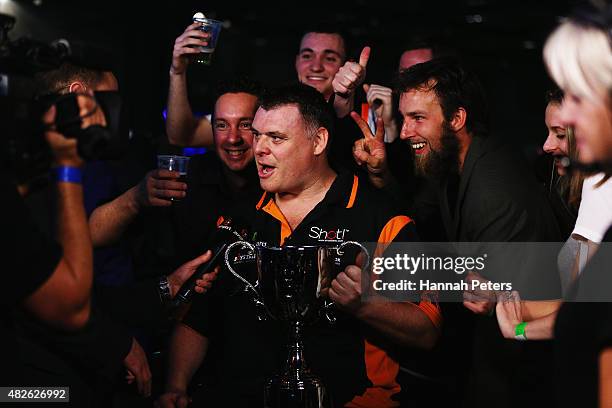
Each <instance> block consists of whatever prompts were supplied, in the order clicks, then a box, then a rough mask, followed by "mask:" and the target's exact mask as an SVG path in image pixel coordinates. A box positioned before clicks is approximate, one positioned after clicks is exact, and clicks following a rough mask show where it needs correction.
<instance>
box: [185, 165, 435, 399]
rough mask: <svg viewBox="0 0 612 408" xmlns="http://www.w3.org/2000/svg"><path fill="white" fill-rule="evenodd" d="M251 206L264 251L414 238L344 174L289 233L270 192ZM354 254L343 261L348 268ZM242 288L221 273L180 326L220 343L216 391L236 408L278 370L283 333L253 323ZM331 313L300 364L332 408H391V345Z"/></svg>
mask: <svg viewBox="0 0 612 408" xmlns="http://www.w3.org/2000/svg"><path fill="white" fill-rule="evenodd" d="M256 209H257V212H256V215H255V217H254V218H253V223H252V234H251V235H254V236H255V241H257V242H265V243H266V244H267V245H269V246H276V245H283V244H291V245H334V246H335V245H339V244H341V243H342V242H344V241H348V240H351V241H360V242H376V241H379V242H393V241H414V240H416V239H417V237H416V233H415V228H414V225H413V223H412V222H411V221H410V219H409V218H408V217H406V216H403V215H400V214H399V213H397V212H396V211H394V210H393V209H392V208H391V206H390V205H389V203H388V201H386V200H385V198H384V196H381V195H380V193H376V192H375V190H373V189H372V188H371V187H370V186H369V185H368V184H367V183H365V182H363V181H360V179H359V178H357V177H356V176H354V175H352V174H350V173H340V174H339V175H338V176H337V177H336V179H335V181H334V182H333V184H332V186H331V187H330V189H329V191H328V192H327V194H326V196H325V197H324V199H323V200H322V201H321V202H320V203H319V204H318V205H317V206H316V207H315V208H314V209H313V210H312V211H311V212H310V213H309V214H308V215H307V216H306V217H305V218H304V220H303V221H302V222H301V223H300V225H299V226H298V227H297V228H296V229H295V230H291V227H290V226H289V224H288V223H287V221H286V219H285V217H284V216H283V214H282V212H281V211H280V209H279V208H278V206H277V205H276V203H275V201H274V197H273V195H272V194H268V193H264V195H263V196H262V197H261V199H260V200H259V202H258V203H257V205H256ZM349 252H350V251H345V254H349ZM354 255H356V254H355V253H353V256H352V260H351V259H343V263H344V264H351V263H354ZM347 256H348V255H347ZM342 267H344V265H343V266H342ZM242 288H243V285H240V284H239V282H237V280H236V279H235V278H233V277H232V276H231V275H230V274H229V273H225V274H222V275H221V277H220V279H219V281H218V282H217V283H215V285H214V286H213V288H212V289H211V290H210V291H209V292H208V294H209V295H210V296H202V297H199V298H198V299H196V301H195V302H194V304H193V305H192V308H191V310H190V312H189V313H188V315H187V316H186V318H185V320H184V321H183V323H185V324H187V325H188V326H190V327H191V328H193V329H194V330H196V331H198V332H199V333H201V334H203V335H205V336H207V337H209V338H211V340H212V341H213V342H214V340H218V342H219V343H222V344H223V350H222V351H221V353H223V357H222V358H221V361H223V365H222V367H220V369H219V373H220V375H219V376H218V377H217V379H218V380H219V383H220V386H221V387H222V388H225V387H227V388H229V389H231V390H232V392H231V395H232V396H234V397H236V395H239V394H241V395H243V396H244V398H245V399H244V400H240V401H241V403H242V404H243V406H246V405H249V404H253V405H257V404H259V405H260V406H261V397H262V390H263V386H264V380H265V378H266V377H269V376H270V375H272V374H274V373H276V372H278V371H279V370H280V369H281V368H282V363H283V360H284V358H285V353H286V350H285V347H284V342H285V339H286V338H287V336H286V333H285V332H284V326H283V325H282V323H280V322H276V321H273V320H271V319H268V320H267V321H264V322H259V321H257V318H256V316H255V308H254V305H253V302H252V300H251V299H250V297H249V294H248V293H246V292H245V291H244V290H242ZM422 309H423V310H424V311H425V313H427V314H428V316H431V317H432V320H434V321H436V320H437V319H439V312H438V310H437V308H436V307H434V306H431V305H429V306H427V305H424V306H423V307H422ZM336 316H337V321H336V323H335V324H334V325H331V324H329V323H327V322H325V321H323V320H320V321H318V322H317V323H315V324H313V325H311V326H308V327H306V329H305V333H304V347H305V357H306V361H307V363H308V365H309V367H310V368H311V370H312V372H313V373H314V374H316V375H318V376H320V377H321V378H322V380H323V382H324V384H325V385H326V386H327V388H328V391H329V392H330V393H331V396H332V398H333V400H334V404H335V405H334V406H345V405H347V404H348V405H347V406H364V407H368V406H371V407H385V406H397V405H398V403H397V402H396V401H394V399H393V398H394V395H395V394H397V393H398V392H399V390H400V387H399V385H398V384H397V382H396V376H397V373H398V370H399V365H398V364H397V362H396V361H394V360H393V359H392V358H391V357H390V356H389V355H388V354H387V352H386V351H385V350H388V349H389V348H390V347H391V346H390V345H388V344H385V341H384V340H381V339H377V340H373V338H374V336H371V335H370V334H371V333H369V329H368V328H367V327H366V326H365V325H364V324H362V323H361V322H360V321H358V320H356V319H355V318H353V317H352V316H350V315H348V314H345V313H342V312H341V311H340V310H336ZM436 323H437V322H436ZM224 395H228V392H224ZM257 400H259V402H257ZM243 401H248V402H243Z"/></svg>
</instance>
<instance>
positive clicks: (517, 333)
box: [514, 322, 527, 340]
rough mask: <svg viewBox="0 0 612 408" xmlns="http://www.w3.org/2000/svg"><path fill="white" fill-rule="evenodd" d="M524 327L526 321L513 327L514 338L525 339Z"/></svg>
mask: <svg viewBox="0 0 612 408" xmlns="http://www.w3.org/2000/svg"><path fill="white" fill-rule="evenodd" d="M525 327H527V322H521V323H519V324H517V325H516V327H515V328H514V338H515V339H517V340H527V336H526V335H525Z"/></svg>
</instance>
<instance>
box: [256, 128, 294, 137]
mask: <svg viewBox="0 0 612 408" xmlns="http://www.w3.org/2000/svg"><path fill="white" fill-rule="evenodd" d="M251 130H252V131H253V132H254V133H258V134H260V135H267V136H275V137H287V135H286V134H284V133H283V132H279V131H274V130H273V131H270V132H260V131H259V130H257V129H255V128H254V127H252V126H251Z"/></svg>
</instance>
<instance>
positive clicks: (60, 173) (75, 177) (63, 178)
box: [54, 166, 83, 184]
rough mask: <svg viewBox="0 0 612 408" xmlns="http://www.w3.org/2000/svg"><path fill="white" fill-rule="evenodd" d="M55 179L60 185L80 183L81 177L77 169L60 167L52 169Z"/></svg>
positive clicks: (79, 170)
mask: <svg viewBox="0 0 612 408" xmlns="http://www.w3.org/2000/svg"><path fill="white" fill-rule="evenodd" d="M54 171H55V179H56V180H57V181H58V182H60V183H62V182H63V183H79V184H80V183H81V180H82V178H83V175H82V174H81V169H80V168H78V167H68V166H60V167H56V168H55V169H54Z"/></svg>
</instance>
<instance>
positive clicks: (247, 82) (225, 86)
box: [215, 76, 264, 100]
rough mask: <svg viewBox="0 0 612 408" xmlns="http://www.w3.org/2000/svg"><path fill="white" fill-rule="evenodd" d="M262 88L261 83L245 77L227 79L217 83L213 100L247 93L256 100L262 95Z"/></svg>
mask: <svg viewBox="0 0 612 408" xmlns="http://www.w3.org/2000/svg"><path fill="white" fill-rule="evenodd" d="M263 90H264V87H263V85H262V84H261V82H259V81H256V80H253V79H251V78H249V77H247V76H241V77H238V78H235V79H228V80H223V81H221V82H218V83H217V85H216V87H215V100H217V99H219V97H220V96H221V95H224V94H227V93H247V94H249V95H254V96H256V97H257V98H258V99H259V98H260V97H261V95H262V94H263Z"/></svg>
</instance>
